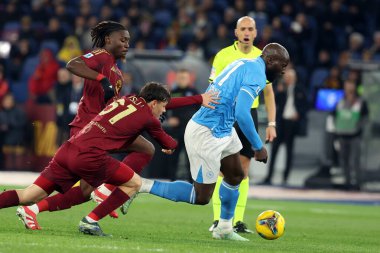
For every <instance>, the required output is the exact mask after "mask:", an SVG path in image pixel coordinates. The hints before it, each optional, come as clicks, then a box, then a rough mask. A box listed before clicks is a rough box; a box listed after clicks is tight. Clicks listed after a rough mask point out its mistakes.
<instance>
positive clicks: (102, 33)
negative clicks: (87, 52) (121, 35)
mask: <svg viewBox="0 0 380 253" xmlns="http://www.w3.org/2000/svg"><path fill="white" fill-rule="evenodd" d="M122 30H127V28H125V27H124V26H123V25H122V24H120V23H118V22H115V21H102V22H100V23H99V24H97V25H96V26H94V27H93V28H91V39H92V41H93V42H94V44H93V45H92V47H104V46H105V44H106V40H105V38H106V36H108V35H110V34H111V33H112V32H115V31H122Z"/></svg>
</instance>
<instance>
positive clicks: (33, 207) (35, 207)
mask: <svg viewBox="0 0 380 253" xmlns="http://www.w3.org/2000/svg"><path fill="white" fill-rule="evenodd" d="M28 208H29V209H30V210H31V211H32V212H33V213H35V214H38V213H39V212H40V209H39V208H38V206H37V204H33V205H31V206H28Z"/></svg>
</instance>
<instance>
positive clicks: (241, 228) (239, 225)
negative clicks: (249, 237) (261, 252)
mask: <svg viewBox="0 0 380 253" xmlns="http://www.w3.org/2000/svg"><path fill="white" fill-rule="evenodd" d="M234 231H235V232H236V233H246V234H252V233H253V231H252V230H250V229H248V228H247V225H246V224H245V223H244V222H241V221H238V222H236V224H235V226H234Z"/></svg>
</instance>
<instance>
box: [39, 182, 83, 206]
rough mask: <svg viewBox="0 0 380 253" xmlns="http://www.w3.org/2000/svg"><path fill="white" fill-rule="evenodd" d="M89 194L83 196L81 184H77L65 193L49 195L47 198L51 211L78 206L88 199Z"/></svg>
mask: <svg viewBox="0 0 380 253" xmlns="http://www.w3.org/2000/svg"><path fill="white" fill-rule="evenodd" d="M89 199H90V198H89V196H83V193H82V190H81V188H80V186H76V187H73V188H71V189H70V190H68V191H67V192H65V194H61V193H59V194H56V195H54V196H51V197H48V198H46V199H45V200H46V201H47V202H48V205H49V212H54V211H58V210H64V209H69V208H71V207H72V206H76V205H79V204H82V203H84V202H86V201H88V200H89Z"/></svg>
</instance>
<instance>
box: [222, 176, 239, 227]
mask: <svg viewBox="0 0 380 253" xmlns="http://www.w3.org/2000/svg"><path fill="white" fill-rule="evenodd" d="M219 197H220V202H221V205H222V207H221V213H220V218H221V219H225V220H230V219H232V218H233V217H234V214H235V208H236V203H237V200H238V198H239V185H235V186H234V185H229V184H228V183H226V182H225V181H224V180H223V181H222V183H221V185H220V188H219Z"/></svg>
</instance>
